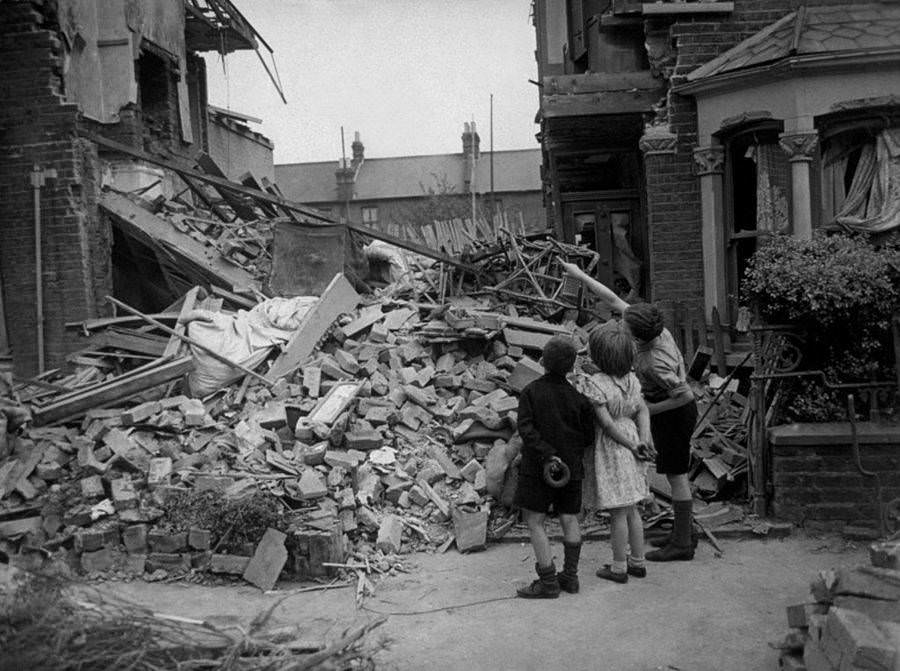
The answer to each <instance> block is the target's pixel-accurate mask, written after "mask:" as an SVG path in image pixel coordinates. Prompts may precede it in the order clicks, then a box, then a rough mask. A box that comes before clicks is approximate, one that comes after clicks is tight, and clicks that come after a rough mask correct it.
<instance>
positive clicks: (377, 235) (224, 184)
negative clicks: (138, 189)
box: [86, 133, 480, 274]
mask: <svg viewBox="0 0 900 671" xmlns="http://www.w3.org/2000/svg"><path fill="white" fill-rule="evenodd" d="M86 137H87V138H88V139H90V140H92V141H93V142H96V143H97V144H98V145H100V146H101V147H105V148H106V149H111V150H113V151H118V152H121V153H123V154H127V155H128V156H133V157H135V158H139V159H141V160H143V161H146V162H147V163H152V164H153V165H158V166H161V167H163V168H168V169H169V170H172V171H174V172H176V173H178V174H179V175H180V176H181V177H182V178H185V177H188V178H190V179H197V180H200V181H201V182H205V183H207V184H212V185H214V186H217V187H220V188H223V189H228V190H230V191H233V192H235V193H238V194H241V195H245V196H250V197H252V198H255V199H256V200H258V201H262V202H267V203H272V204H275V205H278V206H279V207H281V208H282V209H284V210H286V211H291V212H296V213H298V214H301V215H303V216H305V217H307V221H305V222H296V223H303V224H306V225H310V226H334V225H337V222H335V221H334V220H333V219H332V218H331V217H329V216H327V215H325V214H323V213H322V212H320V211H318V210H315V209H313V208H310V207H306V206H305V205H301V204H300V203H294V202H291V201H289V200H287V199H285V198H280V197H278V196H275V195H273V194H271V193H267V192H265V191H260V190H259V189H253V188H250V187H247V186H244V185H243V184H237V183H235V182H231V181H229V180H227V179H224V178H222V177H216V176H214V175H206V174H204V173H201V172H196V171H195V170H191V169H189V168H184V167H182V166H179V165H177V164H176V163H174V162H173V161H168V160H165V159H161V158H159V157H156V156H153V155H151V154H148V153H146V152H143V151H140V150H137V149H134V148H133V147H129V146H128V145H125V144H122V143H120V142H115V141H114V140H109V139H107V138H105V137H102V136H100V135H96V134H94V133H87V134H86ZM186 181H187V180H186ZM346 226H347V228H349V229H350V230H351V231H354V232H355V233H359V234H361V235H367V236H369V237H371V238H374V239H376V240H381V241H383V242H389V243H391V244H392V245H396V246H397V247H400V248H402V249H406V250H408V251H411V252H415V253H417V254H421V255H422V256H427V257H428V258H430V259H434V260H436V261H441V262H442V263H449V264H450V265H453V266H456V267H457V268H462V269H463V270H466V271H468V272H471V273H474V274H478V273H479V272H480V271H479V269H478V268H476V267H474V266H471V265H469V264H467V263H464V262H462V261H459V260H458V259H455V258H453V257H450V256H447V255H446V254H441V253H440V252H436V251H434V250H433V249H429V248H428V247H425V246H423V245H419V244H416V243H414V242H409V241H408V240H403V239H402V238H398V237H396V236H393V235H388V234H387V233H382V232H380V231H373V230H372V229H369V228H366V227H365V226H361V225H359V224H346Z"/></svg>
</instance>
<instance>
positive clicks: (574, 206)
mask: <svg viewBox="0 0 900 671" xmlns="http://www.w3.org/2000/svg"><path fill="white" fill-rule="evenodd" d="M563 217H564V230H565V232H566V236H565V237H566V238H567V240H566V242H571V243H574V244H579V245H583V246H585V247H587V248H588V249H590V250H592V251H595V252H597V254H598V255H599V256H600V260H599V263H598V264H597V268H596V271H595V276H596V278H597V280H599V281H600V282H601V283H602V284H605V285H606V286H608V287H610V288H612V289H614V290H615V292H616V293H617V294H619V295H620V296H622V297H623V298H626V300H634V299H636V298H638V297H639V296H646V295H647V291H646V289H647V287H646V281H645V275H646V263H645V262H644V249H645V245H644V231H643V226H641V218H640V201H639V200H638V199H637V198H602V197H601V198H596V197H595V198H592V199H584V200H577V201H572V202H567V203H565V204H564V207H563Z"/></svg>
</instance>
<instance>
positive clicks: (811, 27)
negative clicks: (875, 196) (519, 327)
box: [534, 0, 900, 323]
mask: <svg viewBox="0 0 900 671" xmlns="http://www.w3.org/2000/svg"><path fill="white" fill-rule="evenodd" d="M534 21H535V26H536V31H537V46H538V48H537V52H536V53H537V59H538V72H539V77H540V82H539V83H540V112H539V115H538V120H539V122H540V124H541V133H540V139H541V146H542V149H543V156H544V161H543V168H544V191H545V205H546V208H547V213H548V217H549V218H550V219H551V221H553V222H554V226H555V228H556V230H557V232H558V233H559V235H560V236H561V237H562V238H563V239H565V240H567V241H572V240H575V238H576V236H577V235H581V236H583V237H584V238H587V239H588V240H589V241H592V240H594V239H596V240H597V242H596V243H595V244H596V245H597V247H598V249H600V250H602V249H604V248H606V249H615V248H616V245H617V244H618V246H619V247H622V246H623V245H622V241H623V239H624V240H625V241H627V243H628V246H629V247H630V249H631V250H632V251H633V254H634V257H635V261H636V262H637V264H638V265H639V268H640V271H639V274H638V275H635V274H634V273H633V276H636V277H638V280H637V281H638V282H639V283H640V284H641V292H640V293H641V294H642V295H644V296H645V297H647V298H650V299H653V300H660V299H673V300H679V301H685V302H687V303H690V304H693V305H696V306H698V307H702V308H703V311H704V314H705V315H706V317H707V319H709V317H710V314H711V311H712V309H713V308H717V310H718V312H719V313H720V314H721V315H722V318H723V321H726V322H730V323H734V320H735V319H736V316H737V314H736V313H737V309H738V305H737V300H738V297H739V295H740V287H739V279H740V277H741V276H742V273H743V269H744V267H745V265H746V261H747V259H748V258H749V256H750V255H751V254H752V253H753V251H754V249H755V248H756V240H757V239H758V238H759V236H761V235H766V234H767V233H768V232H770V231H779V232H789V233H791V234H792V235H795V236H800V237H808V236H809V235H810V234H811V232H812V230H813V229H814V228H817V227H824V226H830V225H832V224H834V223H835V221H836V220H839V221H841V222H843V223H844V224H845V225H846V226H849V227H852V228H855V229H857V230H860V229H866V228H867V227H868V228H870V229H872V230H887V229H889V228H891V227H896V226H897V224H898V221H900V220H898V217H897V214H896V210H897V207H898V205H897V203H898V200H897V194H896V192H895V191H891V192H890V193H889V194H888V195H887V197H886V198H885V199H884V202H886V203H887V205H886V206H885V207H884V208H875V209H879V213H878V216H877V217H876V213H874V212H870V213H869V214H867V213H866V212H865V205H864V203H865V202H867V200H866V196H867V195H868V194H869V192H870V191H871V188H872V185H873V181H872V177H873V174H875V173H877V172H878V170H880V168H879V167H878V166H879V165H882V166H885V169H886V170H887V167H886V166H887V164H888V163H891V162H896V156H897V153H896V146H897V145H896V141H895V140H896V137H897V135H896V134H895V131H893V130H891V129H894V128H896V127H897V126H898V118H900V37H898V36H900V6H898V5H897V3H895V2H837V1H835V0H735V1H733V2H710V1H703V2H692V1H687V2H653V3H647V2H644V3H642V2H637V1H634V0H613V1H612V2H607V1H606V0H604V1H602V2H601V1H599V0H536V1H535V3H534ZM879 162H880V163H879ZM876 183H877V181H876ZM894 188H896V187H893V186H892V187H891V189H894ZM882 209H883V211H881V210H882ZM862 220H867V221H868V222H869V223H860V222H861V221H862ZM617 236H618V240H617V239H616V237H617ZM604 241H605V243H604ZM609 279H612V278H609Z"/></svg>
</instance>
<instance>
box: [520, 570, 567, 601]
mask: <svg viewBox="0 0 900 671" xmlns="http://www.w3.org/2000/svg"><path fill="white" fill-rule="evenodd" d="M534 570H535V571H537V574H538V579H537V580H535V581H534V582H532V583H531V584H530V585H528V586H527V587H519V588H518V589H517V590H516V594H518V595H519V596H520V597H522V598H523V599H555V598H557V597H558V596H559V581H558V580H557V579H556V566H555V565H554V564H553V562H550V566H538V565H537V564H535V565H534Z"/></svg>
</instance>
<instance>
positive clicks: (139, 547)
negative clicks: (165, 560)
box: [122, 524, 147, 554]
mask: <svg viewBox="0 0 900 671" xmlns="http://www.w3.org/2000/svg"><path fill="white" fill-rule="evenodd" d="M122 545H124V546H125V549H126V550H127V551H128V553H129V554H144V553H146V552H147V525H146V524H131V525H129V526H127V527H125V528H124V529H122Z"/></svg>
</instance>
